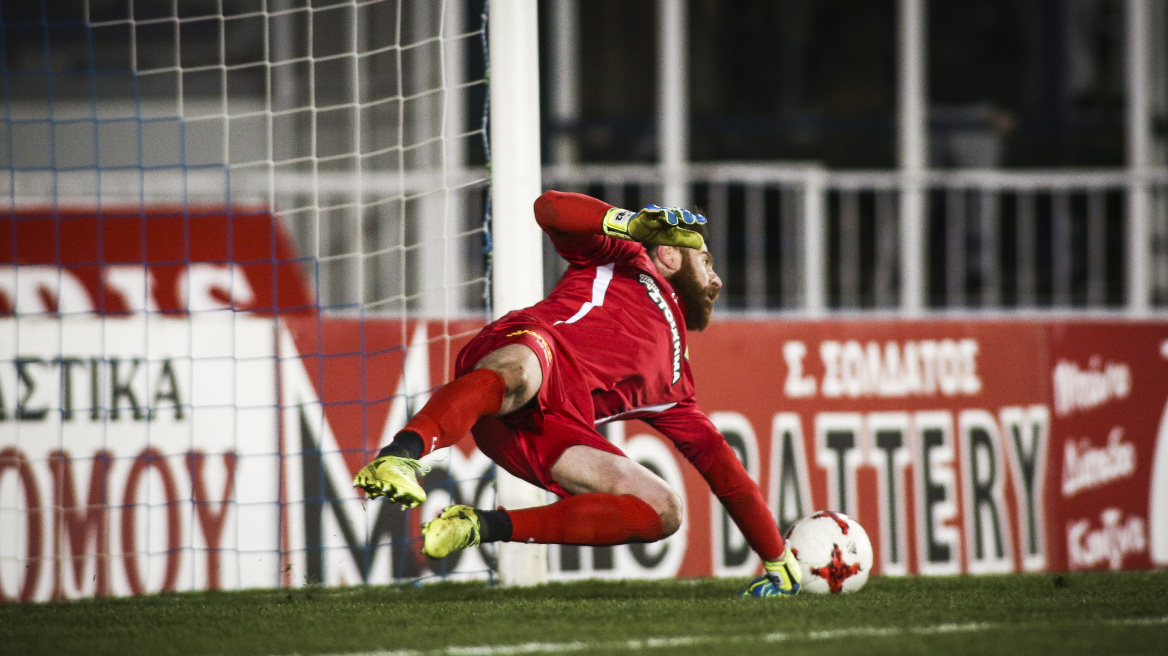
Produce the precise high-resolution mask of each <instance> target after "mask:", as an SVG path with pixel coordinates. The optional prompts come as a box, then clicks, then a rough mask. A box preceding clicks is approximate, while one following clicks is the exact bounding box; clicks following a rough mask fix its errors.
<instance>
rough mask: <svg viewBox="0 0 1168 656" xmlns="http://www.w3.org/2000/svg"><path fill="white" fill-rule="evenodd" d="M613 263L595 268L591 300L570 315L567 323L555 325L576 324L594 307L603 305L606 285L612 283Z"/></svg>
mask: <svg viewBox="0 0 1168 656" xmlns="http://www.w3.org/2000/svg"><path fill="white" fill-rule="evenodd" d="M613 266H615V263H613V262H610V263H608V264H605V265H603V266H598V267H596V278H595V279H594V280H593V281H592V300H591V301H588V302H586V303H584V305H581V306H580V309H579V310H577V311H576V314H573V315H572V318H571V319H568V320H567V321H557V322H556V325H559V324H561V323H576V322H577V321H579V320H581V319H583V318H584V315H586V314H588V313H589V312H591V311H592V308H594V307H600V306H602V305H604V295H605V294H607V293H608V283H610V282H612V268H613Z"/></svg>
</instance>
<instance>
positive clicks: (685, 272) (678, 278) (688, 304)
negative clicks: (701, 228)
mask: <svg viewBox="0 0 1168 656" xmlns="http://www.w3.org/2000/svg"><path fill="white" fill-rule="evenodd" d="M679 250H680V251H681V268H679V269H678V270H677V273H674V274H673V276H672V277H671V278H670V279H669V282H670V283H672V284H673V288H674V289H675V290H677V295H678V296H679V297H680V298H681V304H682V306H683V307H684V308H685V327H686V329H687V330H703V329H705V327H706V326H708V325H710V313H711V312H713V311H714V301H715V300H717V298H718V292H720V291H721V290H722V279H721V278H719V277H718V274H717V273H716V272H715V271H714V257H713V256H712V255H710V249H708V248H706V246H705V245H704V244H703V245H702V249H701V250H700V251H699V250H694V249H692V248H681V249H679Z"/></svg>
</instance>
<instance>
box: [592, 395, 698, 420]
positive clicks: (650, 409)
mask: <svg viewBox="0 0 1168 656" xmlns="http://www.w3.org/2000/svg"><path fill="white" fill-rule="evenodd" d="M675 405H677V402H676V401H674V402H673V403H662V404H660V405H647V406H645V407H643V408H633V409H632V410H625V411H624V412H618V413H616V414H615V415H612V416H611V417H601V418H600V419H597V420H596V421H594V422H592V423H594V424H595V425H597V426H599V425H600V424H603V423H606V422H609V421H613V420H615V419H623V418H625V417H628V416H629V415H635V414H641V413H644V414H657V413H658V412H665V411H666V410H668V409H670V408H672V407H673V406H675Z"/></svg>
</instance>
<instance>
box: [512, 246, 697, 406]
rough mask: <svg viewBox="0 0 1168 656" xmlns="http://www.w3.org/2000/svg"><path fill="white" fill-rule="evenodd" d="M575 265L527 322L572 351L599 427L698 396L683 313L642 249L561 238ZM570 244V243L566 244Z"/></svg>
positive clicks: (533, 309)
mask: <svg viewBox="0 0 1168 656" xmlns="http://www.w3.org/2000/svg"><path fill="white" fill-rule="evenodd" d="M552 241H553V243H555V245H556V248H557V250H558V251H559V253H560V255H561V256H563V257H564V259H566V260H567V261H568V262H569V266H568V270H567V271H566V272H565V273H564V276H563V278H561V279H560V281H559V283H558V284H557V285H556V287H555V289H554V290H552V293H551V294H550V295H549V296H548V297H547V298H546V299H545V300H543V301H541V302H539V303H538V304H536V305H535V306H533V307H531V308H528V309H527V310H526V311H525V314H528V315H531V316H534V317H537V318H539V319H541V320H542V321H543V322H544V323H546V324H547V325H548V326H549V327H551V330H553V331H554V332H555V333H556V335H557V337H558V338H559V339H558V340H557V341H558V343H559V345H560V347H561V348H563V349H568V350H570V351H571V357H572V360H573V361H574V362H575V363H576V364H577V366H578V368H579V369H578V372H577V373H578V374H579V375H580V376H581V377H582V378H583V380H581V381H580V382H581V384H583V385H586V386H587V388H588V389H590V390H592V400H593V403H594V404H595V410H596V417H595V419H596V420H597V422H601V421H604V420H607V419H610V418H613V417H630V416H638V415H643V414H646V413H648V414H653V413H657V412H660V411H662V410H664V409H666V408H668V407H670V406H672V405H675V404H677V403H679V402H680V401H683V400H685V399H688V398H691V397H692V396H693V394H694V383H693V374H692V373H691V372H690V368H689V362H688V361H687V359H686V355H687V354H686V332H685V320H684V315H683V313H682V309H681V307H680V305H679V303H678V300H677V295H676V294H675V293H674V291H673V286H672V285H670V284H669V281H667V280H665V279H664V278H662V277H661V274H659V273H658V272H657V269H656V267H654V266H653V263H652V262H651V261H650V260H649V256H648V255H647V254H646V253H645V247H644V246H642V245H641V244H639V243H636V242H631V241H622V240H618V239H613V238H611V237H605V236H603V235H589V238H588V239H583V240H580V239H577V240H564V239H557V238H556V237H554V236H553V240H552ZM565 242H567V243H565Z"/></svg>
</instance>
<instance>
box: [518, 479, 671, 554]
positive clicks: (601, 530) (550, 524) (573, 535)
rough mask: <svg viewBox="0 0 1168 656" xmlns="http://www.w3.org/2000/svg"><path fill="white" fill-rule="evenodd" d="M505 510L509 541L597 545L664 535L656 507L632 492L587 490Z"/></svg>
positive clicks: (650, 539)
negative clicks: (588, 491)
mask: <svg viewBox="0 0 1168 656" xmlns="http://www.w3.org/2000/svg"><path fill="white" fill-rule="evenodd" d="M507 514H508V515H510V516H511V524H512V526H513V530H512V532H511V542H538V543H540V544H582V545H590V546H595V547H599V546H605V545H611V544H627V543H629V542H655V541H657V540H660V539H661V538H663V537H665V536H664V529H663V528H662V526H661V518H660V517H659V516H658V515H657V511H656V510H653V507H652V506H650V505H649V504H647V503H645V502H644V501H642V500H641V499H640V498H638V497H635V496H633V495H631V494H608V493H605V492H590V493H588V494H579V495H576V496H572V497H566V498H564V499H561V500H559V501H557V502H555V503H553V504H551V505H550V506H540V507H538V508H524V509H522V510H508V511H507Z"/></svg>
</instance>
